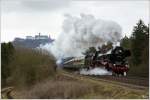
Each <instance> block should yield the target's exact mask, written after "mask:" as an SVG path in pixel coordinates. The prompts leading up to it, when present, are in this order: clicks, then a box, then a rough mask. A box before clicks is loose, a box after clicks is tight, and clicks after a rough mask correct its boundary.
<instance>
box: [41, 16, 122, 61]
mask: <svg viewBox="0 0 150 100" xmlns="http://www.w3.org/2000/svg"><path fill="white" fill-rule="evenodd" d="M121 32H122V29H121V27H120V25H118V24H117V23H116V22H113V21H107V20H102V19H96V18H95V17H94V16H92V15H85V14H81V15H80V17H75V16H71V15H65V20H64V22H63V31H62V33H60V34H59V35H58V38H57V39H56V40H55V42H54V43H53V44H51V45H45V46H43V48H46V49H49V50H50V51H51V52H52V53H53V55H54V56H55V57H56V58H57V59H59V58H62V57H69V56H74V57H76V56H81V55H82V52H84V51H85V50H86V49H87V48H88V47H91V46H94V47H97V46H101V45H102V44H104V43H106V42H108V41H111V42H113V43H115V42H117V41H118V40H120V38H121V36H122V35H121Z"/></svg>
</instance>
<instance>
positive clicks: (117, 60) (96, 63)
mask: <svg viewBox="0 0 150 100" xmlns="http://www.w3.org/2000/svg"><path fill="white" fill-rule="evenodd" d="M129 56H131V52H130V51H129V50H125V49H124V48H122V47H120V46H117V47H115V48H114V49H112V50H111V51H110V53H106V54H102V53H101V51H96V52H93V53H89V54H87V55H86V56H85V57H78V58H72V59H71V60H68V61H66V62H64V64H63V66H64V68H75V69H81V68H86V69H87V70H89V69H91V68H95V67H103V68H105V69H106V70H108V71H112V73H113V74H115V75H123V76H126V74H127V72H128V70H129V64H128V61H127V57H129Z"/></svg>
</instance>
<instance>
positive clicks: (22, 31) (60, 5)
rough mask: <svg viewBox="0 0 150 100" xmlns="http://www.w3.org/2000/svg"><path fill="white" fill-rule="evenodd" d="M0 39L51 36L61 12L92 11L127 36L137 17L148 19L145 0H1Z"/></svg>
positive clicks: (61, 20) (9, 39) (146, 20)
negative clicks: (38, 35) (41, 34)
mask: <svg viewBox="0 0 150 100" xmlns="http://www.w3.org/2000/svg"><path fill="white" fill-rule="evenodd" d="M1 5H2V17H1V18H2V22H1V29H2V30H1V33H2V34H1V40H2V41H11V40H13V39H14V37H25V36H26V35H35V34H37V33H38V32H41V33H43V34H47V35H49V34H50V35H51V36H52V37H53V38H56V37H57V34H58V33H60V32H61V27H62V23H63V20H64V15H65V14H71V15H73V16H79V15H80V13H84V14H92V15H93V16H95V17H96V18H100V19H105V20H113V21H116V22H117V23H119V24H120V25H121V26H122V29H123V33H124V34H126V35H128V36H130V34H131V31H132V29H133V26H134V25H135V24H136V23H137V21H138V20H139V19H140V18H141V19H142V20H144V22H145V23H146V24H148V22H149V1H147V0H144V1H142V0H141V1H140V0H132V1H129V0H127V1H126V0H124V1H123V0H122V1H118V0H116V1H115V0H114V1H110V0H106V1H102V0H101V1H98V0H93V1H92V0H90V1H88V0H86V1H84V0H81V1H80V0H2V3H1Z"/></svg>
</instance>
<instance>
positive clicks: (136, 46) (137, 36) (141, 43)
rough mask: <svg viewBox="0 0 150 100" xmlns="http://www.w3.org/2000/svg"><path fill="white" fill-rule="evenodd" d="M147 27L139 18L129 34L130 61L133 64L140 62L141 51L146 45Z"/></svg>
mask: <svg viewBox="0 0 150 100" xmlns="http://www.w3.org/2000/svg"><path fill="white" fill-rule="evenodd" d="M147 38H148V27H147V26H146V25H145V24H144V22H143V21H142V20H139V22H138V23H137V25H136V26H135V27H134V29H133V34H132V36H131V51H132V62H133V64H134V65H139V64H141V63H142V52H143V50H144V48H145V47H147V46H149V45H148V39H147Z"/></svg>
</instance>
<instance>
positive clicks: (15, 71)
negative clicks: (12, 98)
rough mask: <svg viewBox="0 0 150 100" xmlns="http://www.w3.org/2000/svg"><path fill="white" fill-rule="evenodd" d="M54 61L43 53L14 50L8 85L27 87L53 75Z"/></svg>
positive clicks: (24, 49) (21, 49)
mask: <svg viewBox="0 0 150 100" xmlns="http://www.w3.org/2000/svg"><path fill="white" fill-rule="evenodd" d="M55 67H56V64H55V59H54V58H53V56H51V55H49V54H48V53H47V52H45V51H35V50H32V49H26V48H16V52H15V54H14V59H13V61H12V62H11V63H10V68H11V75H10V77H9V79H8V83H9V84H10V85H13V86H16V87H20V88H23V87H29V86H31V85H33V84H36V83H38V82H40V81H43V80H45V79H46V78H48V77H50V76H52V77H53V75H54V74H55Z"/></svg>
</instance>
